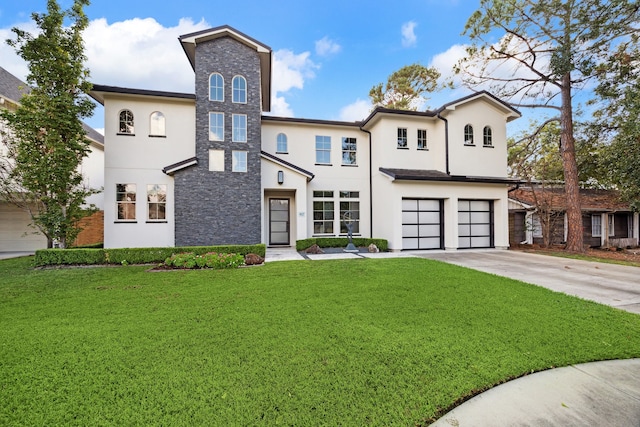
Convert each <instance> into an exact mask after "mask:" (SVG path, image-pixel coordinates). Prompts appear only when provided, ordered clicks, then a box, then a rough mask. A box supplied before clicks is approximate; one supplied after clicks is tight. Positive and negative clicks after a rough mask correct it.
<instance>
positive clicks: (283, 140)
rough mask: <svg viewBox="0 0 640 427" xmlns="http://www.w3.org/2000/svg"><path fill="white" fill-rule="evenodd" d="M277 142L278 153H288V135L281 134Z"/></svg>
mask: <svg viewBox="0 0 640 427" xmlns="http://www.w3.org/2000/svg"><path fill="white" fill-rule="evenodd" d="M276 142H277V146H276V152H277V153H288V147H287V135H285V134H284V133H279V134H278V137H277V138H276Z"/></svg>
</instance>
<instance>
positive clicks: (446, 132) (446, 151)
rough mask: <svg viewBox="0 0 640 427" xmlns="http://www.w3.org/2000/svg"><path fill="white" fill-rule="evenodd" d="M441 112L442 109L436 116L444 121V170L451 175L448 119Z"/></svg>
mask: <svg viewBox="0 0 640 427" xmlns="http://www.w3.org/2000/svg"><path fill="white" fill-rule="evenodd" d="M441 112H442V110H440V111H438V114H436V117H437V118H439V119H440V120H442V121H443V122H444V156H445V157H444V158H445V171H446V172H447V175H451V171H450V170H449V121H448V120H447V119H445V118H444V117H442V116H441V115H440V113H441Z"/></svg>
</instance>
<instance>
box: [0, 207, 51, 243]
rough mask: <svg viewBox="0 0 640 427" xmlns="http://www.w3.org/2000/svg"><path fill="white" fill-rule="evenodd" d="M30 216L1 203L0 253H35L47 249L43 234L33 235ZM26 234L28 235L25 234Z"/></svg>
mask: <svg viewBox="0 0 640 427" xmlns="http://www.w3.org/2000/svg"><path fill="white" fill-rule="evenodd" d="M30 222H31V219H30V217H29V214H28V213H26V212H25V211H23V210H22V209H18V208H17V207H15V206H13V205H12V204H10V203H6V202H0V252H22V251H35V250H36V249H44V248H46V247H47V239H46V238H45V237H43V236H42V234H33V233H34V231H35V230H34V229H33V228H31V227H29V226H28V225H29V223H30ZM25 232H26V233H27V234H25Z"/></svg>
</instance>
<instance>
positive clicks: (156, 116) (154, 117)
mask: <svg viewBox="0 0 640 427" xmlns="http://www.w3.org/2000/svg"><path fill="white" fill-rule="evenodd" d="M166 135H167V134H166V126H165V119H164V114H162V113H161V112H160V111H154V112H153V113H151V115H150V116H149V136H166Z"/></svg>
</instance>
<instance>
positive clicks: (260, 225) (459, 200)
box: [92, 26, 520, 250]
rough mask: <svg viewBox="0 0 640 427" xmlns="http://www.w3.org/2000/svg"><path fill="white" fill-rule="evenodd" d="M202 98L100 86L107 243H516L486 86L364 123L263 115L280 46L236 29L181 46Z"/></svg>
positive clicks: (495, 106) (500, 123) (500, 126)
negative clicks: (338, 239)
mask: <svg viewBox="0 0 640 427" xmlns="http://www.w3.org/2000/svg"><path fill="white" fill-rule="evenodd" d="M179 41H180V43H181V44H182V47H183V49H184V51H185V53H186V56H187V59H188V60H189V62H190V63H191V65H192V67H193V70H194V72H195V93H173V92H160V91H150V90H140V89H132V88H122V87H113V86H102V85H95V86H94V89H93V92H92V96H93V97H94V99H96V100H97V101H98V102H100V103H101V104H103V105H104V107H105V108H104V111H105V191H104V197H105V214H104V215H105V246H106V247H151V246H174V245H175V246H183V245H215V244H253V243H260V242H262V243H266V244H267V245H270V246H277V245H285V246H293V245H295V241H296V240H299V239H304V238H308V237H312V236H339V235H346V233H347V227H346V224H345V221H344V219H345V216H348V217H349V218H351V219H352V221H353V233H354V235H359V236H363V237H376V238H384V239H387V240H388V241H389V247H390V249H392V250H406V249H436V248H437V249H460V248H475V247H479V248H488V247H503V248H506V247H507V246H508V245H509V229H508V205H507V189H508V186H509V184H510V183H513V180H512V179H510V178H508V177H507V147H506V123H507V122H509V121H511V120H513V119H516V118H518V117H520V113H519V112H518V111H517V110H515V109H514V108H512V107H511V106H510V105H508V104H507V103H505V102H502V101H501V100H499V99H497V98H495V97H493V96H492V95H490V94H488V93H486V92H480V93H475V94H472V95H469V96H467V97H464V98H462V99H458V100H456V101H453V102H450V103H448V104H446V105H444V106H442V107H441V108H439V109H437V110H435V111H426V112H415V111H398V110H390V109H385V108H376V109H375V110H374V111H373V112H372V113H371V114H370V115H369V117H367V118H366V119H364V120H362V121H359V122H340V121H327V120H313V119H300V118H284V117H273V116H268V115H264V114H265V113H268V112H269V111H270V102H271V72H272V69H271V64H272V51H271V49H270V48H269V47H268V46H266V45H265V44H263V43H261V42H259V41H257V40H254V39H253V38H251V37H249V36H247V35H245V34H243V33H241V32H239V31H237V30H235V29H233V28H231V27H228V26H223V27H217V28H212V29H209V30H205V31H200V32H197V33H193V34H187V35H184V36H181V37H180V38H179Z"/></svg>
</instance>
